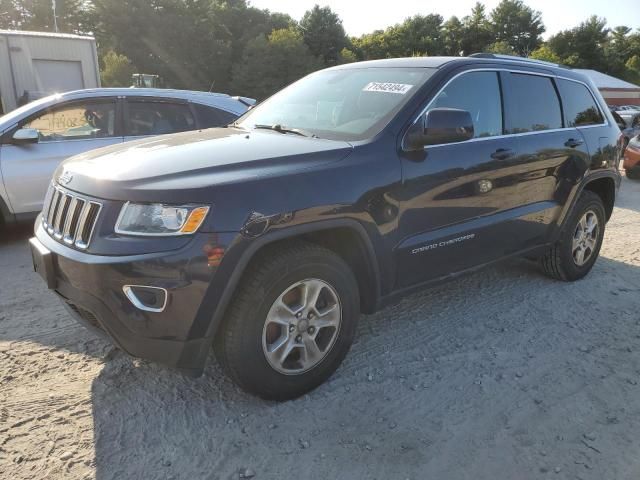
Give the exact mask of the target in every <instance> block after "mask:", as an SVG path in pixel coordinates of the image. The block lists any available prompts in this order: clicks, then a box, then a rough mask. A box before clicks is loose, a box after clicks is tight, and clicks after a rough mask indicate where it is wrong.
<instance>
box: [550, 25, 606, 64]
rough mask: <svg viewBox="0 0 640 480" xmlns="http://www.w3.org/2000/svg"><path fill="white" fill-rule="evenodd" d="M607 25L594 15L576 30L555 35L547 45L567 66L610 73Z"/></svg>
mask: <svg viewBox="0 0 640 480" xmlns="http://www.w3.org/2000/svg"><path fill="white" fill-rule="evenodd" d="M606 25H607V23H606V20H604V19H600V18H598V17H596V16H595V15H594V16H592V17H590V18H589V19H587V20H586V21H584V22H582V23H581V24H580V25H578V26H577V27H575V28H572V29H570V30H564V31H562V32H559V33H557V34H556V35H553V36H552V37H550V38H549V40H548V41H547V44H548V46H549V48H550V49H551V50H552V51H553V52H555V53H556V55H558V56H559V57H560V58H561V59H562V63H564V64H566V65H569V66H571V67H577V68H593V69H595V70H600V71H602V72H608V71H609V69H608V65H607V60H606V55H605V46H606V44H607V41H608V33H609V31H608V30H607V28H606Z"/></svg>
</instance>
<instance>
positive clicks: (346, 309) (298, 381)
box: [214, 242, 360, 400]
mask: <svg viewBox="0 0 640 480" xmlns="http://www.w3.org/2000/svg"><path fill="white" fill-rule="evenodd" d="M267 248H268V249H267V250H266V251H264V252H263V253H262V254H261V255H260V257H259V258H258V259H257V260H256V261H255V262H252V265H251V266H250V267H249V268H248V270H247V272H246V273H245V274H244V275H243V279H242V280H241V282H240V285H239V286H238V288H237V290H236V293H235V295H234V298H233V300H232V302H231V304H230V306H229V308H228V310H227V313H226V315H225V318H224V320H223V322H222V325H221V326H220V329H219V331H218V333H217V335H216V338H215V342H214V350H215V353H216V357H217V358H218V361H219V362H220V364H221V365H222V367H223V369H224V370H225V372H226V373H227V374H228V375H229V376H230V377H231V378H232V379H233V380H234V381H235V382H236V383H237V384H238V385H239V386H240V387H241V388H243V389H244V390H246V391H248V392H250V393H253V394H256V395H258V396H260V397H262V398H265V399H270V400H288V399H292V398H296V397H298V396H300V395H303V394H305V393H307V392H309V391H310V390H312V389H314V388H316V387H317V386H318V385H320V384H321V383H322V382H324V381H325V380H326V379H327V378H329V377H330V376H331V374H332V373H333V372H334V371H335V370H336V369H337V368H338V366H339V365H340V363H341V362H342V360H343V359H344V357H345V356H346V354H347V352H348V351H349V348H350V346H351V344H352V343H353V339H354V337H355V331H356V325H357V322H358V317H359V315H360V295H359V291H358V285H357V282H356V279H355V276H354V274H353V272H352V271H351V269H350V268H349V266H348V265H347V264H346V263H345V262H344V260H342V258H340V257H339V256H338V255H337V254H335V253H334V252H332V251H331V250H328V249H326V248H324V247H321V246H318V245H314V244H309V243H303V242H299V243H298V242H296V243H291V244H286V245H280V246H275V247H267Z"/></svg>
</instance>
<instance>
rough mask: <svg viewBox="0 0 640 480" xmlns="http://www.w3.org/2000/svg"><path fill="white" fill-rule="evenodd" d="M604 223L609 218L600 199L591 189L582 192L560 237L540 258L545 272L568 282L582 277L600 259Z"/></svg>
mask: <svg viewBox="0 0 640 480" xmlns="http://www.w3.org/2000/svg"><path fill="white" fill-rule="evenodd" d="M605 223H606V215H605V210H604V205H603V203H602V199H601V198H600V196H598V195H597V194H595V193H593V192H591V191H588V190H586V191H583V192H582V194H581V195H580V198H579V199H578V202H577V203H576V205H575V208H574V209H573V212H572V214H571V217H570V218H568V219H567V221H566V224H565V227H564V228H563V230H562V232H561V233H560V238H559V239H558V241H557V242H556V244H555V245H553V246H552V247H551V248H549V250H548V251H547V252H546V253H545V254H544V255H543V256H542V257H540V265H541V267H542V270H543V271H544V273H545V274H546V275H548V276H549V277H551V278H555V279H556V280H562V281H565V282H573V281H575V280H579V279H581V278H583V277H584V276H585V275H586V274H587V273H589V272H590V271H591V268H592V267H593V264H594V263H595V262H596V259H597V258H598V255H599V253H600V247H601V246H602V239H603V238H604V229H605Z"/></svg>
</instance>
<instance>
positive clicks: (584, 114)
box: [557, 78, 604, 127]
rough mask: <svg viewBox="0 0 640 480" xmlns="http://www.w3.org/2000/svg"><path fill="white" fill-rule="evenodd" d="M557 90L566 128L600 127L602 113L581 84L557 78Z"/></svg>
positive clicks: (602, 120)
mask: <svg viewBox="0 0 640 480" xmlns="http://www.w3.org/2000/svg"><path fill="white" fill-rule="evenodd" d="M557 82H558V89H559V90H560V95H561V96H562V105H563V107H564V117H565V122H566V124H567V127H581V126H585V125H600V124H602V123H604V118H603V116H602V112H601V111H600V109H599V108H598V104H597V103H596V101H595V99H594V98H593V95H591V92H590V91H589V89H588V88H587V87H586V86H585V85H583V84H582V83H578V82H572V81H570V80H563V79H561V78H559V79H558V80H557Z"/></svg>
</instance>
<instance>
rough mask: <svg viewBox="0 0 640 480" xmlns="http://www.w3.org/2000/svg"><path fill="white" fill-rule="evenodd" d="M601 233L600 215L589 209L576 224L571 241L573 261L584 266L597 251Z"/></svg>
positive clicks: (579, 265)
mask: <svg viewBox="0 0 640 480" xmlns="http://www.w3.org/2000/svg"><path fill="white" fill-rule="evenodd" d="M599 233H600V232H599V225H598V216H597V215H596V214H595V212H594V211H593V210H587V212H586V213H585V214H584V215H583V216H582V218H581V219H580V221H579V222H578V224H577V225H576V229H575V232H574V233H573V242H572V243H571V254H572V255H573V261H574V262H575V264H576V265H577V266H578V267H582V266H584V265H585V264H586V263H587V262H588V261H589V259H590V258H591V256H592V255H593V253H594V252H595V249H596V245H597V243H598V239H599V238H600V235H599Z"/></svg>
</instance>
